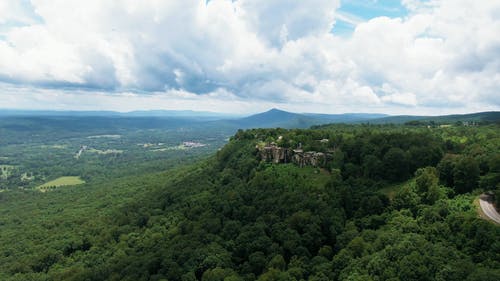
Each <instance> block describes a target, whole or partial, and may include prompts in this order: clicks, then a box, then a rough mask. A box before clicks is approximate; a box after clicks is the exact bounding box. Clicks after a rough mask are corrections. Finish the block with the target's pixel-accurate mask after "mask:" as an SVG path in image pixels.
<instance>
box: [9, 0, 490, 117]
mask: <svg viewBox="0 0 500 281" xmlns="http://www.w3.org/2000/svg"><path fill="white" fill-rule="evenodd" d="M402 2H403V4H404V5H405V6H406V7H407V9H408V10H409V14H408V15H407V16H406V17H404V18H388V17H378V18H373V19H371V20H369V21H366V22H361V21H359V20H356V17H355V16H352V15H349V14H347V15H346V14H345V13H344V14H342V13H341V14H338V12H337V11H336V9H337V8H338V7H339V1H331V0H314V1H285V0H279V1H264V0H258V1H250V0H236V1H230V0H211V1H209V2H208V4H207V3H206V1H205V0H186V1H156V0H144V1H140V2H137V1H133V0H126V1H113V0H86V1H77V0H32V1H31V5H19V4H17V3H21V2H18V1H11V0H5V1H1V2H0V32H1V33H0V35H1V36H0V81H3V82H4V83H2V84H0V92H2V91H3V92H4V94H3V95H4V98H7V94H5V92H8V93H9V94H8V98H9V100H12V99H13V97H12V94H13V93H14V92H15V91H14V90H15V89H17V90H18V91H19V92H23V94H22V95H21V96H23V99H14V102H13V103H12V102H11V103H10V104H9V106H12V105H16V106H19V107H27V106H28V104H29V102H30V101H31V102H35V101H34V100H33V99H30V98H29V96H30V94H29V93H28V92H29V91H26V89H30V90H31V91H32V92H34V93H33V95H34V96H35V95H36V96H37V97H38V99H39V100H42V101H41V102H39V104H47V106H48V107H50V106H51V105H53V106H56V105H57V104H59V103H57V100H61V101H62V100H64V106H68V107H76V106H79V105H81V104H88V106H89V107H92V104H94V106H96V103H97V102H102V101H104V100H106V99H108V98H109V100H110V101H111V100H112V101H115V102H113V103H112V104H114V105H116V106H117V108H115V109H120V110H123V109H125V108H129V107H131V106H136V107H141V108H157V106H159V105H161V106H171V105H172V104H173V105H175V106H179V107H181V106H182V107H184V108H195V107H203V109H204V110H205V109H210V110H216V111H217V110H226V109H234V110H243V109H242V108H244V109H251V108H252V107H255V110H254V111H257V109H260V108H264V107H265V106H271V105H272V106H277V105H278V106H281V107H284V108H290V109H294V110H299V111H323V112H339V111H358V112H359V111H366V112H374V111H379V112H381V111H384V112H393V113H394V112H397V113H411V110H418V111H419V112H422V111H426V112H429V113H440V111H441V110H450V111H460V112H464V111H472V110H477V109H480V110H483V109H498V108H500V98H499V94H498V89H500V37H499V36H498V34H500V1H498V0H492V1H481V2H478V1H472V0H432V1H413V0H404V1H402ZM30 9H31V10H30ZM34 15H36V16H37V17H39V18H40V19H41V20H37V19H35V18H34ZM336 19H341V20H343V21H350V22H352V23H353V24H355V25H356V28H355V31H354V33H353V34H352V36H350V37H342V38H341V37H337V36H335V35H334V34H332V33H331V29H332V26H333V25H334V24H335V20H336ZM12 21H16V22H17V23H19V24H17V25H12V24H10V22H12ZM27 85H31V86H27ZM21 89H24V90H21ZM35 92H36V94H35ZM96 93H99V94H96ZM123 93H128V94H131V93H132V94H133V95H134V98H133V99H132V98H130V97H129V96H128V95H123ZM140 93H146V94H140ZM44 95H46V96H47V97H46V99H47V100H50V101H51V103H44V102H43V96H44ZM66 97H71V98H66ZM117 100H122V102H116V101H117ZM130 100H133V103H132V102H129V101H130ZM167 100H171V101H172V103H171V104H170V105H167V103H165V101H167ZM16 101H17V103H16ZM154 101H156V102H157V103H155V102H154ZM173 101H175V102H173ZM217 101H218V102H220V105H218V104H217ZM72 102H73V104H72ZM230 103H233V104H235V105H236V104H237V105H238V106H227V107H224V108H222V106H223V105H224V106H225V105H226V104H230ZM206 106H211V107H212V108H204V107H206ZM0 107H5V106H4V105H3V104H2V105H0ZM238 108H239V109H238ZM108 109H111V108H108Z"/></svg>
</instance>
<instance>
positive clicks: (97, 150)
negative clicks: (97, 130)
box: [87, 148, 123, 154]
mask: <svg viewBox="0 0 500 281" xmlns="http://www.w3.org/2000/svg"><path fill="white" fill-rule="evenodd" d="M87 152H90V153H97V154H120V153H123V150H119V149H106V150H99V149H95V148H90V149H88V150H87Z"/></svg>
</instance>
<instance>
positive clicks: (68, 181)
mask: <svg viewBox="0 0 500 281" xmlns="http://www.w3.org/2000/svg"><path fill="white" fill-rule="evenodd" d="M84 183H85V181H84V180H82V179H81V178H80V177H60V178H57V179H55V180H52V181H49V182H46V183H44V184H42V185H40V186H38V187H37V189H38V190H40V191H44V192H45V191H47V190H49V189H50V188H54V187H60V186H67V185H79V184H84Z"/></svg>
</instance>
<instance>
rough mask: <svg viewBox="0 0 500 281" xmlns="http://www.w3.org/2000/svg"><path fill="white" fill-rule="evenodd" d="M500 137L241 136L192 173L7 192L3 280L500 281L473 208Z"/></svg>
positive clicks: (263, 132) (1, 201) (403, 133)
mask: <svg viewBox="0 0 500 281" xmlns="http://www.w3.org/2000/svg"><path fill="white" fill-rule="evenodd" d="M499 129H500V128H499V126H498V125H488V126H479V127H464V126H451V127H447V128H427V127H426V126H422V127H419V126H412V127H408V126H392V125H386V126H368V125H358V126H355V125H350V126H348V125H331V126H322V127H318V128H315V129H308V130H298V129H296V130H284V129H254V130H246V131H243V130H240V131H238V132H237V133H236V134H235V135H234V136H233V137H232V138H231V140H230V141H229V143H228V144H227V145H225V146H224V147H223V148H222V149H221V150H219V151H218V152H217V153H216V154H215V155H214V156H212V157H210V158H208V159H206V160H203V161H201V162H198V163H196V164H193V165H191V166H185V167H179V168H177V169H174V170H170V171H167V172H162V173H152V174H147V175H142V176H136V177H123V178H119V179H115V180H110V181H109V182H107V183H100V184H95V185H92V186H88V187H87V188H86V189H85V190H83V189H79V188H77V187H75V188H68V189H64V190H56V191H54V192H47V193H44V194H41V193H37V192H35V191H8V192H4V193H0V226H1V231H0V245H2V246H1V248H0V249H1V250H0V279H1V280H169V281H191V280H204V281H212V280H213V281H215V280H224V281H236V280H352V281H354V280H363V281H365V280H373V281H375V280H394V281H396V280H401V281H403V280H404V281H406V280H440V281H444V280H450V281H451V280H468V281H476V280H477V281H479V280H482V281H484V280H500V227H499V226H498V225H495V224H493V223H492V222H490V221H486V220H483V219H481V218H479V216H478V212H477V207H476V206H475V205H474V203H473V202H474V200H475V198H476V197H477V196H478V195H479V194H480V193H481V192H483V191H486V190H498V188H499V182H500V154H499V153H500V130H499ZM265 147H270V148H271V149H278V148H279V149H287V150H286V151H290V153H296V154H297V155H299V153H306V152H313V151H314V152H315V153H321V154H314V155H322V157H324V158H322V159H324V161H323V160H322V161H317V162H315V163H317V165H315V166H312V165H304V166H301V165H297V164H296V163H294V162H293V161H291V160H290V161H288V160H280V158H279V157H278V158H273V159H278V160H277V161H265V160H263V158H262V155H263V154H262V149H263V148H265ZM294 150H295V151H294ZM273 157H274V156H273ZM497 192H498V191H497ZM499 197H500V196H499Z"/></svg>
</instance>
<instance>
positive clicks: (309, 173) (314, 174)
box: [298, 167, 330, 188]
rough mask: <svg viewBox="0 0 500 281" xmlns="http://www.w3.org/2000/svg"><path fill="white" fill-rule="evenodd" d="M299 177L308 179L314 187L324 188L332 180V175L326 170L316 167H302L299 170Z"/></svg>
mask: <svg viewBox="0 0 500 281" xmlns="http://www.w3.org/2000/svg"><path fill="white" fill-rule="evenodd" d="M298 172H299V175H301V176H304V177H307V179H308V180H309V181H310V182H311V183H312V184H313V185H314V186H317V187H320V188H323V187H324V186H325V185H326V183H327V182H328V181H329V180H330V173H329V172H328V171H327V170H325V169H320V168H314V167H302V168H299V169H298Z"/></svg>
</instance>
